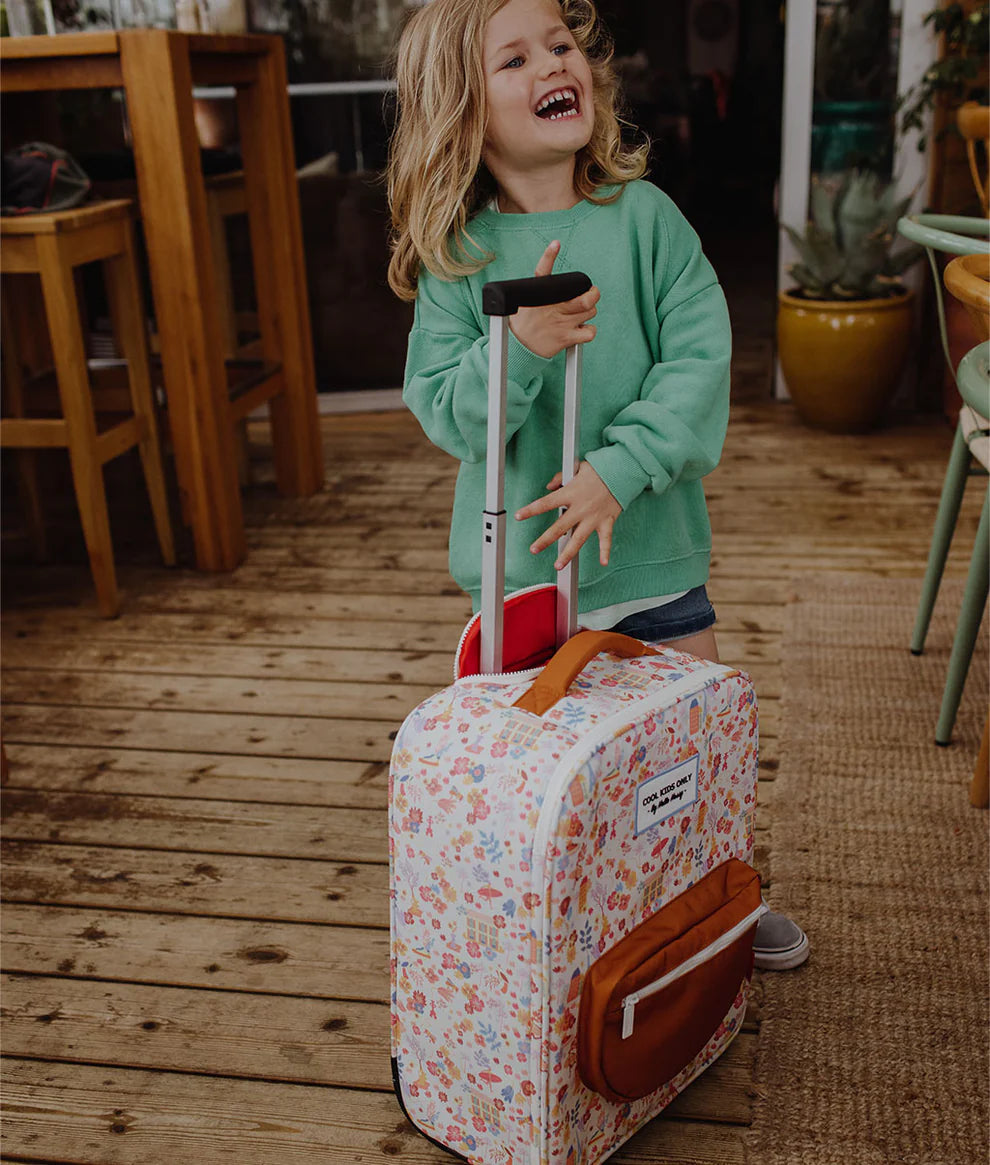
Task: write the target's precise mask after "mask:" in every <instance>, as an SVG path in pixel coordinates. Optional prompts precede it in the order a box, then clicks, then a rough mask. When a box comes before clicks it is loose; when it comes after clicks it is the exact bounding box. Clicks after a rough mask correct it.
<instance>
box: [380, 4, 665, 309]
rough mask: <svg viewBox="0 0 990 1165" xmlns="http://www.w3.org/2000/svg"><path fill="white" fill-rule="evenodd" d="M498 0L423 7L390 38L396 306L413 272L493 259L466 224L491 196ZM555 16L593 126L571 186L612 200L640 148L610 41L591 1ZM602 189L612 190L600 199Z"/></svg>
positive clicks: (637, 167) (468, 266)
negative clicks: (628, 128) (583, 81)
mask: <svg viewBox="0 0 990 1165" xmlns="http://www.w3.org/2000/svg"><path fill="white" fill-rule="evenodd" d="M506 2H507V0H430V2H429V3H428V4H427V5H426V6H425V7H424V8H421V9H419V10H418V11H417V12H415V13H414V15H413V16H412V17H411V19H410V20H409V21H408V23H407V24H406V26H405V28H404V29H403V32H402V36H401V37H400V39H399V47H398V56H397V68H396V76H397V78H398V120H397V122H396V126H395V130H394V132H393V134H392V141H391V148H390V152H389V163H388V171H387V178H388V201H389V209H390V211H391V216H392V237H391V249H392V258H391V261H390V263H389V268H388V282H389V286H390V287H391V288H392V290H393V291H394V292H395V294H396V295H398V296H399V298H400V299H404V300H413V299H415V298H416V284H417V280H418V277H419V272H420V268H421V267H422V266H425V267H426V269H427V270H428V271H430V272H431V273H432V274H434V275H437V276H438V277H440V278H441V279H457V278H459V277H461V276H464V275H470V274H473V273H474V272H475V271H479V270H480V269H481V268H482V267H484V266H485V265H486V264H487V263H488V262H490V260H491V258H492V256H491V255H489V254H487V253H486V252H484V251H483V250H482V249H481V248H480V247H479V246H478V245H477V244H476V243H475V242H474V241H473V240H472V239H471V237H470V235H469V234H468V232H467V223H468V220H469V219H470V218H471V217H472V216H473V215H474V214H476V213H477V212H478V211H479V210H480V209H481V208H482V207H483V206H485V205H486V204H487V202H489V201H490V200H491V197H492V195H493V194H494V192H495V184H494V180H493V179H492V177H491V175H490V174H489V173H488V170H487V167H485V166H484V164H483V163H482V160H481V155H482V148H483V146H484V140H485V126H486V123H487V116H488V114H487V108H486V103H485V75H484V69H483V66H482V44H483V38H484V32H485V28H486V26H487V24H488V21H489V20H490V19H491V18H492V16H493V15H494V14H495V13H496V12H498V10H499V9H500V8H502V7H503V6H504V5H505V3H506ZM560 9H561V13H562V15H563V18H564V22H565V24H566V25H567V26H568V28H569V29H570V30H571V34H572V35H573V37H574V40H575V42H576V44H577V46H578V48H579V50H580V51H581V52H582V53H583V54H584V56H585V58H586V59H587V61H588V64H589V65H590V67H591V75H592V80H593V84H594V106H595V123H594V129H593V130H592V135H591V140H590V141H589V142H588V144H587V145H586V146H585V147H584V148H583V149H582V150H580V151H579V152H578V155H577V160H576V165H575V170H574V186H575V189H576V191H577V193H578V194H580V195H581V197H582V198H586V199H588V200H589V201H591V202H598V203H607V202H612V201H614V200H615V199H616V198H618V197H619V194H620V193H621V188H622V185H623V184H624V183H626V182H631V181H632V180H633V179H635V178H640V177H642V175H643V173H644V172H645V170H646V156H647V153H648V151H649V143H648V142H643V143H641V144H639V145H636V146H633V145H629V144H628V143H625V142H623V141H622V134H621V128H620V126H621V122H620V118H619V114H618V106H619V85H618V80H617V78H616V75H615V72H614V70H613V69H612V65H611V60H612V43H611V41H610V39H609V38H608V35H607V33H605V31H604V29H603V28H602V26H601V24H600V23H599V20H598V13H597V12H596V10H595V6H594V3H593V2H592V0H560ZM603 185H618V186H619V189H618V190H612V191H610V192H609V193H608V194H605V195H599V194H598V193H597V191H598V189H599V187H600V186H603Z"/></svg>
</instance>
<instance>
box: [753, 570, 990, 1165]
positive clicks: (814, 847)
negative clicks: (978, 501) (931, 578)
mask: <svg viewBox="0 0 990 1165" xmlns="http://www.w3.org/2000/svg"><path fill="white" fill-rule="evenodd" d="M919 585H920V584H919V583H918V582H917V581H913V580H912V581H904V580H870V579H867V580H864V579H863V577H862V576H861V575H860V576H857V577H856V578H855V579H853V578H851V577H848V576H839V577H834V576H827V577H815V578H812V579H808V580H799V581H798V582H797V585H796V592H795V601H794V602H793V603H792V604H791V606H790V608H789V611H788V620H787V628H786V632H785V638H784V646H783V673H784V698H783V707H782V711H783V722H784V727H783V729H782V739H781V747H780V758H781V760H780V771H779V776H778V779H777V780H776V782H774V787H773V789H772V790H771V796H770V797H769V798H768V801H770V802H772V806H771V807H770V810H769V816H770V822H771V829H770V869H771V875H772V886H771V888H770V890H769V892H768V899H769V901H770V904H771V905H772V906H774V907H775V908H776V909H778V910H784V911H786V912H787V913H790V914H791V915H792V916H793V917H794V918H795V919H797V920H798V921H799V922H800V923H801V924H802V925H803V926H804V927H805V929H806V930H807V932H808V935H809V937H810V939H811V946H812V953H811V959H810V961H809V962H808V963H807V964H806V965H805V966H804V967H803V968H801V969H799V970H797V971H790V972H779V973H774V974H765V975H764V976H763V980H764V989H765V1007H764V1019H763V1025H762V1028H761V1031H760V1045H759V1056H758V1063H757V1070H756V1089H757V1103H756V1109H755V1121H754V1124H753V1127H752V1129H751V1130H750V1131H749V1132H748V1133H747V1134H746V1137H747V1151H748V1159H749V1161H750V1162H751V1163H752V1165H798V1163H801V1165H803V1163H804V1162H809V1163H814V1165H832V1163H833V1162H834V1163H835V1165H874V1163H875V1165H914V1163H918V1165H984V1163H985V1162H986V1161H987V1160H988V1143H987V1141H988V1136H987V1127H988V1104H987V1091H988V1056H987V1041H988V1035H987V1031H988V1028H987V1021H988V1004H987V999H988V982H987V978H988V976H987V958H988V933H987V932H988V927H987V918H988V914H987V910H988V897H987V895H988V886H987V881H988V879H987V870H988V846H987V829H988V818H987V812H986V811H985V810H979V809H974V808H973V807H972V806H971V805H970V804H969V798H968V793H969V781H970V777H971V774H972V770H973V766H974V764H975V760H976V755H977V751H978V747H979V741H980V734H981V731H982V727H983V719H984V716H985V714H986V707H987V668H988V664H987V638H988V637H987V623H986V620H984V625H983V627H982V629H981V633H980V638H979V643H978V647H977V655H976V656H975V658H974V660H973V663H972V665H971V668H970V674H969V678H968V681H967V684H966V690H965V693H964V697H963V703H962V707H961V709H960V713H959V718H958V721H957V726H956V730H955V736H954V742H953V745H952V746H951V747H949V748H938V747H937V746H936V745H935V743H934V735H935V721H936V717H937V714H938V708H939V703H940V700H941V692H942V684H943V681H944V677H945V670H946V664H947V662H948V656H949V650H950V647H951V643H952V635H953V631H954V628H955V618H956V613H957V611H958V610H959V603H960V599H961V596H962V585H961V583H959V582H956V581H955V580H953V581H951V582H949V581H946V582H943V584H942V590H941V593H940V595H939V601H938V604H937V608H936V614H935V618H934V620H933V623H932V628H931V630H930V632H929V638H928V643H927V645H926V651H925V654H924V655H923V656H920V657H915V656H912V655H911V654H910V652H909V651H908V649H907V643H908V639H909V637H910V633H911V627H912V623H913V620H914V611H915V604H916V602H917V598H918V591H919Z"/></svg>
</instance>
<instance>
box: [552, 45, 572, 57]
mask: <svg viewBox="0 0 990 1165" xmlns="http://www.w3.org/2000/svg"><path fill="white" fill-rule="evenodd" d="M550 51H551V52H553V53H556V54H557V56H558V57H562V56H563V55H564V53H569V52H570V51H571V46H570V45H569V44H556V45H554V46H553V48H552V49H551V50H550Z"/></svg>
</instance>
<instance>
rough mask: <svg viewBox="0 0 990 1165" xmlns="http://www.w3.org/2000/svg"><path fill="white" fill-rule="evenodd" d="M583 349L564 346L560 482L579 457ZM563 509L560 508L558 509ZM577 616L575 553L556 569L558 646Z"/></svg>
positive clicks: (563, 544) (572, 630) (566, 539)
mask: <svg viewBox="0 0 990 1165" xmlns="http://www.w3.org/2000/svg"><path fill="white" fill-rule="evenodd" d="M583 359H584V349H583V347H582V345H581V344H574V345H573V346H572V347H570V348H568V349H567V364H566V367H565V372H564V442H563V458H562V463H561V484H562V485H567V483H568V482H569V481H570V480H571V479H572V478H573V476H574V466H575V464H576V463H577V459H578V431H579V428H580V417H581V369H582V363H583ZM561 512H563V511H561ZM569 541H570V535H569V534H565V535H564V537H563V538H561V539H559V540H558V542H557V553H558V554H563V552H564V549H565V547H566V546H567V543H568V542H569ZM577 615H578V560H577V555H575V556H574V558H572V559H571V561H570V562H569V563H568V564H567V565H566V566H565V567H564V569H563V570H560V571H558V572H557V627H556V641H557V647H558V648H560V647H563V646H564V644H565V643H566V642H567V641H568V639H570V638H571V637H572V636H573V635H575V634H576V633H577Z"/></svg>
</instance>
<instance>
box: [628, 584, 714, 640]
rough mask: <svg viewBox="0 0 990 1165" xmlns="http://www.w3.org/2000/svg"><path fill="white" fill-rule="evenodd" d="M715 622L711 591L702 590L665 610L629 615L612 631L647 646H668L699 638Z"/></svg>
mask: <svg viewBox="0 0 990 1165" xmlns="http://www.w3.org/2000/svg"><path fill="white" fill-rule="evenodd" d="M714 622H715V608H714V607H713V606H712V605H711V603H710V602H709V599H708V591H706V590H705V588H704V586H700V587H695V588H694V589H693V590H690V591H688V593H687V594H686V595H682V596H681V597H680V598H679V599H675V600H674V601H673V602H672V603H664V605H663V606H662V607H650V609H649V610H647V611H639V612H637V613H636V614H635V615H627V616H626V618H625V619H622V620H620V621H619V622H618V623H616V625H615V626H614V627H612V628H611V630H612V631H618V632H620V633H621V634H622V635H631V636H632V638H633V639H642V640H645V641H646V642H647V643H668V642H670V641H671V640H673V639H683V638H684V636H686V635H697V634H698V633H699V632H701V631H704V630H705V629H706V628H708V627H711V626H712V625H713V624H714Z"/></svg>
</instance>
